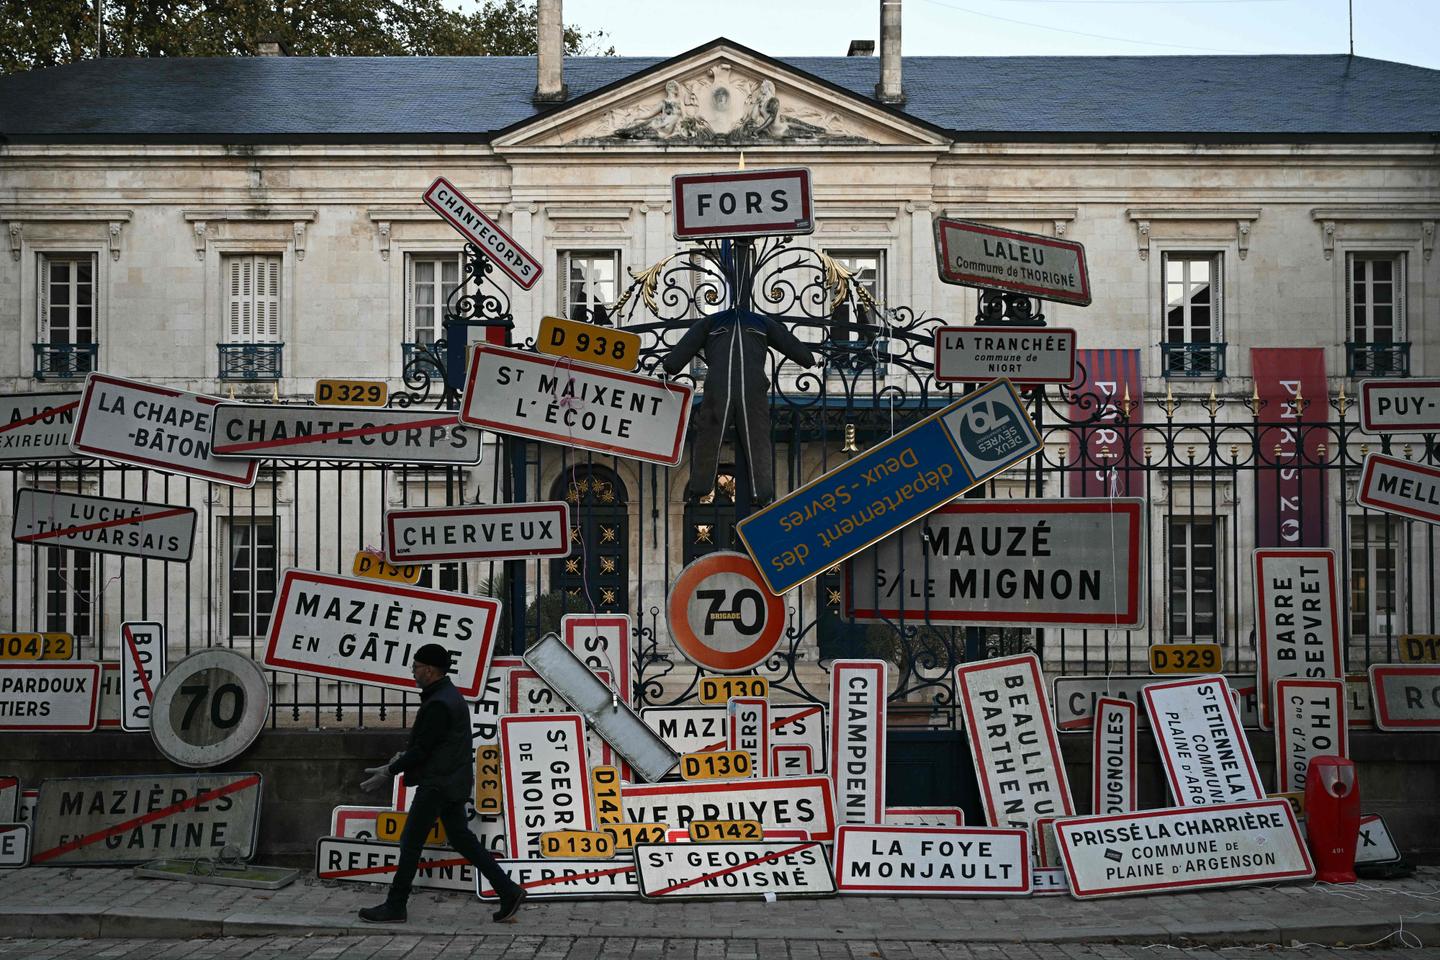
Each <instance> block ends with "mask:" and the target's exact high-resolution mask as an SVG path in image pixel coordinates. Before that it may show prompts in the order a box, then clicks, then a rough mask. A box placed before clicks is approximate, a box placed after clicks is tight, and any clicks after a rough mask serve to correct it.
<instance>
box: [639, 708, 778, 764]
mask: <svg viewBox="0 0 1440 960" xmlns="http://www.w3.org/2000/svg"><path fill="white" fill-rule="evenodd" d="M726 713H727V715H728V718H729V742H728V743H727V746H728V747H729V748H730V749H731V750H742V751H744V752H745V753H748V754H749V755H750V767H751V769H752V770H754V775H755V776H757V777H768V776H771V774H772V771H771V769H770V702H769V701H768V700H765V699H764V698H762V697H731V698H730V701H729V703H728V704H727V705H726ZM656 779H658V778H656Z"/></svg>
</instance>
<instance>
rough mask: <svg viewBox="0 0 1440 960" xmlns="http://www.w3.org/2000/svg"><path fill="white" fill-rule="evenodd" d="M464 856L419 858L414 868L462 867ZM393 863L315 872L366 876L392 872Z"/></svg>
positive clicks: (328, 876)
mask: <svg viewBox="0 0 1440 960" xmlns="http://www.w3.org/2000/svg"><path fill="white" fill-rule="evenodd" d="M469 862H470V861H469V860H466V859H465V858H464V857H457V858H456V859H453V860H421V861H420V862H419V864H417V865H416V867H415V869H416V870H434V869H435V868H437V867H463V866H464V865H465V864H467V863H469ZM394 872H395V864H393V863H382V864H380V866H378V867H356V868H355V869H353V870H327V871H324V872H321V873H317V874H315V875H316V876H317V877H319V878H320V879H321V880H344V879H345V878H346V877H368V876H373V875H374V874H377V873H394Z"/></svg>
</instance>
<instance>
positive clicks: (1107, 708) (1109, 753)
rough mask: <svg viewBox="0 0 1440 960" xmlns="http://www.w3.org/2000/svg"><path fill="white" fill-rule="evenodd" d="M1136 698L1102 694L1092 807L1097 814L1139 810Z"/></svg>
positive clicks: (1097, 707) (1097, 714)
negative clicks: (1125, 698) (1124, 698)
mask: <svg viewBox="0 0 1440 960" xmlns="http://www.w3.org/2000/svg"><path fill="white" fill-rule="evenodd" d="M1136 712H1137V708H1136V706H1135V703H1134V701H1131V700H1119V699H1115V698H1112V697H1101V698H1100V701H1099V702H1098V703H1097V704H1096V705H1095V751H1094V762H1093V763H1092V767H1093V770H1094V789H1093V790H1092V792H1091V796H1090V809H1091V810H1093V811H1095V812H1096V813H1129V812H1130V811H1131V810H1136V809H1139V799H1140V794H1139V791H1138V788H1137V786H1136V782H1135V767H1136V762H1137V761H1136V749H1135V727H1136V723H1135V714H1136Z"/></svg>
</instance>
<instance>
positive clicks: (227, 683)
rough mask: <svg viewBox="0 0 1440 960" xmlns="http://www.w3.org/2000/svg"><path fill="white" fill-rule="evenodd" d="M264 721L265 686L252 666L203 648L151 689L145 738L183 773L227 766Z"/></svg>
mask: <svg viewBox="0 0 1440 960" xmlns="http://www.w3.org/2000/svg"><path fill="white" fill-rule="evenodd" d="M269 718H270V681H269V680H268V679H267V678H266V676H265V674H264V672H263V671H262V670H261V669H260V668H259V667H258V666H256V665H255V661H254V660H251V659H250V658H249V657H247V656H245V654H243V653H239V652H237V651H235V650H229V649H226V648H225V647H208V648H206V649H204V650H198V651H196V652H195V653H192V654H190V656H188V657H186V658H185V659H184V660H181V661H180V662H179V663H177V664H175V666H174V667H172V668H171V669H170V670H169V671H168V672H166V674H165V676H164V677H163V678H161V680H160V682H159V684H158V685H157V686H156V687H155V700H154V705H153V711H152V715H151V719H150V738H151V739H152V740H154V741H155V747H156V749H158V750H159V751H160V753H161V754H163V755H164V756H165V757H166V758H167V759H169V760H171V761H172V762H174V763H178V764H180V765H181V766H183V767H195V768H201V769H203V768H207V767H215V766H219V765H220V764H222V763H229V762H230V761H231V760H234V759H235V758H236V757H238V756H240V755H241V754H242V753H244V752H245V751H246V750H248V749H249V748H250V745H251V744H252V743H254V742H255V738H256V737H258V736H260V732H261V731H262V730H264V729H265V724H266V722H267V721H268V720H269Z"/></svg>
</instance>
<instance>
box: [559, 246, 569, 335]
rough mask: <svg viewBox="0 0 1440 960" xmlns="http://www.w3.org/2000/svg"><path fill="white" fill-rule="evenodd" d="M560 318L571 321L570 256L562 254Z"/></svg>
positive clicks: (566, 253) (565, 253)
mask: <svg viewBox="0 0 1440 960" xmlns="http://www.w3.org/2000/svg"><path fill="white" fill-rule="evenodd" d="M560 316H562V317H564V318H565V319H566V320H569V319H570V254H569V253H568V252H562V253H561V254H560Z"/></svg>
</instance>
